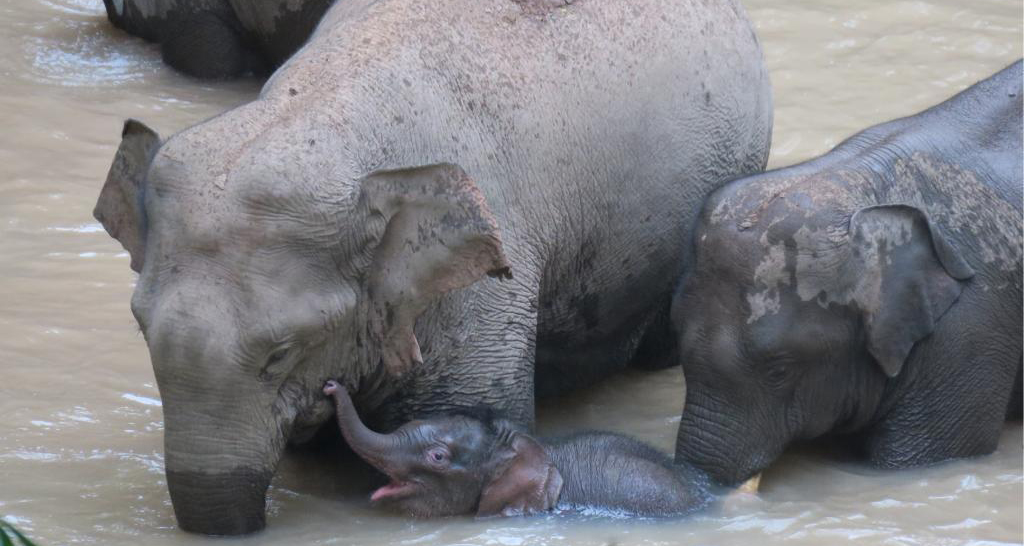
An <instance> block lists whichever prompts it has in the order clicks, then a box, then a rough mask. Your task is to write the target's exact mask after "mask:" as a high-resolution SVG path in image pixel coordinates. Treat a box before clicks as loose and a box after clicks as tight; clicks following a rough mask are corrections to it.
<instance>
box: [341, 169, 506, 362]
mask: <svg viewBox="0 0 1024 546" xmlns="http://www.w3.org/2000/svg"><path fill="white" fill-rule="evenodd" d="M360 199H361V201H362V202H363V203H364V204H365V205H366V206H368V207H369V209H370V214H371V221H373V220H372V217H373V216H375V215H376V216H377V218H383V220H384V221H385V222H386V224H385V226H384V231H383V234H382V235H380V238H379V242H378V243H377V245H376V248H375V249H374V250H373V257H372V260H371V263H370V269H369V273H368V276H367V278H366V290H367V299H368V310H367V312H368V316H367V328H368V334H369V337H370V339H371V341H372V342H373V343H375V344H376V346H377V347H379V348H380V350H381V360H382V362H383V364H384V366H385V367H386V368H387V370H388V371H389V372H390V373H391V374H392V375H401V374H403V373H404V372H406V371H407V370H409V369H410V367H412V365H414V364H419V363H422V361H423V357H422V355H421V354H420V348H419V343H418V342H417V341H416V335H415V334H414V333H413V326H414V325H415V322H416V318H417V317H419V315H420V314H421V313H423V311H424V310H426V308H427V306H428V305H429V304H430V303H431V302H432V301H434V300H435V299H437V298H438V297H440V296H441V295H442V294H444V293H446V292H448V291H450V290H454V289H456V288H462V287H465V286H468V285H470V284H472V283H474V282H476V281H477V280H479V279H481V278H483V277H484V275H489V276H491V277H498V278H512V274H511V272H510V269H509V266H508V263H507V262H506V259H505V254H504V252H503V250H502V246H501V239H500V237H499V235H498V225H497V222H496V221H495V219H494V216H493V215H492V214H491V211H490V209H489V208H488V207H487V203H486V201H485V200H484V196H483V194H482V193H481V192H480V189H479V188H478V187H477V185H476V184H475V183H474V182H473V180H471V179H470V177H469V176H468V175H467V174H466V172H465V171H463V170H462V169H461V168H460V167H458V166H457V165H451V164H446V163H444V164H437V165H429V166H424V167H416V168H410V169H401V170H393V171H377V172H374V173H372V174H370V175H369V176H367V177H366V178H364V179H363V180H362V184H361V195H360Z"/></svg>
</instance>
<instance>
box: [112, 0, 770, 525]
mask: <svg viewBox="0 0 1024 546" xmlns="http://www.w3.org/2000/svg"><path fill="white" fill-rule="evenodd" d="M771 119H772V114H771V98H770V89H769V83H768V78H767V75H766V72H765V68H764V65H763V62H762V58H761V51H760V47H759V45H758V43H757V40H756V39H755V37H754V34H753V32H752V29H751V25H750V22H749V21H748V20H747V18H746V16H745V15H744V13H743V11H742V9H741V7H740V5H739V4H738V2H735V1H731V0H730V1H724V2H719V3H717V4H714V5H712V6H708V5H706V4H704V3H703V2H697V1H695V0H693V1H691V0H642V1H641V0H614V1H602V2H594V1H580V2H576V3H573V4H571V5H564V4H562V3H561V2H558V3H557V5H556V3H552V4H551V5H548V4H545V3H542V2H511V1H504V0H503V1H500V2H479V1H478V0H445V1H441V2H429V3H425V2H421V1H414V0H384V1H376V2H371V1H363V2H362V3H360V2H359V1H358V0H352V1H350V2H345V3H342V4H338V5H336V6H335V7H334V8H332V10H330V11H329V12H328V13H327V15H326V16H325V18H324V20H323V22H322V23H321V25H320V27H319V28H318V30H317V32H316V33H315V34H314V36H313V38H312V39H311V40H310V42H309V43H308V44H307V45H306V46H305V47H304V48H303V49H302V50H300V52H299V53H297V54H296V55H295V56H294V57H293V58H292V59H290V60H289V61H288V62H287V63H286V64H285V65H284V66H283V67H282V68H281V69H280V70H278V71H277V73H276V74H275V75H274V76H273V77H272V78H271V79H270V80H269V81H268V82H267V84H266V86H265V88H264V89H263V91H262V93H261V94H260V97H259V98H258V99H257V100H256V101H254V102H252V103H249V104H246V105H243V106H241V107H238V108H236V109H234V110H231V111H229V112H227V113H225V114H223V115H221V116H218V117H216V118H213V119H211V120H209V121H206V122H204V123H202V124H200V125H197V126H195V127H192V128H190V129H187V130H185V131H183V132H181V133H178V134H177V135H174V136H173V137H171V138H170V139H168V140H167V141H166V142H162V143H161V142H160V141H159V139H158V137H157V135H156V134H155V133H154V132H152V131H151V130H149V129H148V128H146V127H145V126H144V125H142V124H141V123H139V122H135V121H129V122H127V123H126V124H125V128H124V132H123V139H122V142H121V147H120V148H119V150H118V152H117V155H116V157H115V160H114V164H113V166H112V168H111V171H110V174H109V175H108V178H107V182H106V185H105V186H104V189H103V191H102V193H101V194H100V198H99V203H98V204H97V208H96V211H95V215H96V217H97V218H98V219H99V220H100V221H101V222H102V223H103V225H104V227H105V228H106V229H107V231H108V232H109V233H110V234H111V235H112V236H113V237H115V238H117V239H118V240H119V241H120V242H121V243H122V244H123V245H124V247H125V248H126V249H127V250H128V251H129V253H130V254H131V263H132V267H133V269H135V270H136V271H139V272H140V276H139V280H138V284H137V287H136V289H135V293H134V296H133V297H132V311H133V313H134V315H135V317H136V319H137V320H138V323H139V325H140V327H141V329H142V331H143V333H144V335H145V338H146V343H147V344H148V347H149V351H150V357H151V360H152V364H153V369H154V371H155V375H156V379H157V382H158V386H159V389H160V394H161V397H162V399H163V407H164V418H165V422H164V424H165V433H164V434H165V451H166V459H165V462H166V467H167V480H168V487H169V489H170V492H171V500H172V501H173V505H174V510H175V513H176V515H177V518H178V522H179V525H180V526H181V527H182V528H183V529H186V530H189V531H195V532H201V533H210V534H240V533H247V532H251V531H255V530H258V529H260V528H261V527H263V526H264V498H265V490H266V489H267V485H268V483H269V482H270V479H271V476H272V474H273V473H274V469H275V467H276V465H277V463H278V460H279V458H280V456H281V453H282V449H283V447H284V446H285V444H286V443H287V442H288V441H293V442H297V441H302V440H304V439H306V438H308V437H309V436H310V435H311V434H312V433H313V432H314V431H315V430H316V429H317V428H318V427H320V426H321V425H322V424H323V423H324V422H325V421H326V420H327V419H328V418H329V416H330V415H331V413H332V409H331V404H330V402H329V401H328V399H327V398H325V397H324V396H323V394H322V393H321V392H320V388H321V386H322V385H323V383H324V380H326V379H328V378H338V379H339V380H340V381H341V382H343V383H345V384H346V385H348V386H349V387H350V388H352V389H353V390H354V396H353V397H354V398H355V403H356V405H357V407H358V408H359V411H360V413H361V414H362V415H364V416H365V417H366V418H367V419H368V420H369V421H370V422H371V424H372V425H374V426H375V427H376V428H378V429H383V430H387V429H389V428H391V427H393V426H396V425H398V424H400V423H402V422H404V421H406V420H408V419H409V418H411V417H412V416H414V415H422V414H431V413H445V412H449V411H451V410H453V409H456V408H458V407H461V406H491V407H494V408H496V409H497V410H498V411H500V412H501V413H503V414H504V415H505V416H507V417H508V418H509V419H511V420H512V421H513V422H515V423H518V424H519V425H520V426H523V427H529V426H531V425H532V422H533V411H534V404H533V401H534V395H535V387H536V390H537V391H538V392H540V393H554V392H558V391H559V390H562V389H564V388H566V387H567V386H572V385H580V384H585V383H587V382H590V381H593V380H596V379H597V378H600V377H602V376H605V375H607V374H608V373H610V372H611V371H613V370H617V369H621V368H623V367H624V366H626V365H627V364H628V362H629V361H630V360H631V359H640V360H642V361H644V362H645V363H649V362H656V361H659V360H660V361H664V362H671V359H670V358H669V357H668V355H667V354H666V351H668V350H669V349H668V348H669V347H674V339H672V338H671V337H668V335H667V332H668V318H667V317H668V307H669V306H668V303H669V301H670V295H671V291H672V287H673V285H674V283H675V279H676V278H677V276H678V275H679V274H680V273H681V272H682V267H683V266H682V263H681V261H680V255H681V245H679V242H678V241H679V240H680V238H684V237H685V236H686V235H687V232H688V226H689V225H690V221H689V216H692V215H695V214H696V210H697V208H698V207H699V203H700V201H701V200H702V199H703V196H704V195H705V194H706V192H707V191H709V189H710V188H711V187H712V185H713V184H715V183H716V182H718V181H719V180H721V179H722V178H723V177H727V176H735V175H737V174H739V173H743V172H748V171H755V170H761V169H763V167H764V164H765V160H766V156H767V152H768V147H769V140H770V132H771ZM680 210H682V211H692V214H690V215H689V216H688V215H687V214H686V213H684V217H683V218H680V217H679V215H678V212H679V211H680ZM499 279H504V280H503V281H502V280H499ZM460 287H463V288H464V289H463V290H456V289H457V288H460ZM636 355H640V356H636ZM634 357H635V358H634ZM535 376H536V385H535Z"/></svg>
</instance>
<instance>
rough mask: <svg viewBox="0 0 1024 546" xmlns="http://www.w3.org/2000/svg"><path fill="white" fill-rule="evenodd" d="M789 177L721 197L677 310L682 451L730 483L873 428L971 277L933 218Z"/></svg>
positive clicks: (703, 223)
mask: <svg viewBox="0 0 1024 546" xmlns="http://www.w3.org/2000/svg"><path fill="white" fill-rule="evenodd" d="M780 172H781V173H782V174H778V173H768V174H765V175H758V176H755V177H750V178H746V179H741V180H738V181H735V182H733V183H731V184H729V185H727V186H725V187H723V188H721V189H719V190H718V191H717V192H715V193H714V194H713V195H712V196H711V197H710V198H709V200H708V202H707V203H706V204H705V207H704V209H703V211H702V214H701V217H700V220H699V225H698V228H697V230H696V232H695V237H694V243H693V244H694V252H695V268H694V269H693V270H692V271H691V273H690V274H689V276H688V277H687V278H685V279H684V280H683V283H682V285H681V286H680V289H679V291H678V293H677V294H676V297H675V300H674V302H673V310H672V313H673V320H674V323H675V325H676V328H677V331H678V335H679V336H680V351H681V355H682V365H683V369H684V373H685V376H686V382H687V393H686V402H685V409H684V411H683V417H682V422H681V425H680V429H679V437H678V439H677V445H676V457H677V460H678V461H684V460H685V461H689V462H691V463H693V464H694V465H696V466H698V467H701V468H703V469H704V470H706V471H707V472H708V473H709V474H710V475H711V476H712V477H713V478H714V479H716V480H717V481H718V482H720V483H721V484H722V485H730V486H731V485H736V484H739V483H741V482H743V481H744V480H746V479H748V478H749V477H751V476H752V475H754V474H755V473H757V472H759V471H760V470H762V469H764V468H765V467H767V466H768V465H769V464H770V463H771V462H772V461H773V460H774V459H775V458H776V457H777V456H778V455H779V454H780V453H781V452H782V451H783V449H784V448H785V447H786V445H787V444H789V443H790V442H792V441H795V440H804V439H812V438H815V437H818V436H821V435H823V434H825V433H828V432H836V433H842V432H851V431H855V430H858V429H859V428H863V427H865V426H866V425H867V424H869V422H870V420H871V419H872V418H873V416H874V414H875V412H876V410H877V409H878V407H879V402H880V399H881V396H882V394H883V391H884V388H885V386H886V385H887V382H889V381H891V380H892V378H896V377H897V376H899V375H900V374H901V371H902V370H903V368H904V365H905V363H906V362H907V360H908V355H909V354H910V352H911V349H912V348H913V347H914V345H915V343H917V342H918V341H920V340H921V339H922V338H924V337H925V336H928V335H929V334H930V333H931V332H932V331H933V329H934V328H935V325H936V322H937V321H938V320H939V318H940V317H942V315H943V314H944V313H945V312H946V311H947V310H948V309H949V308H950V306H951V305H953V303H954V302H955V300H956V299H957V298H958V297H959V295H960V292H961V290H962V288H963V281H965V280H967V279H969V278H970V277H971V276H972V275H973V271H972V270H971V268H970V267H969V266H968V265H967V263H966V262H965V261H964V260H963V258H962V257H961V256H960V254H959V253H958V252H957V250H956V249H955V248H954V247H953V246H952V245H951V244H950V243H949V242H948V241H947V240H946V238H945V237H944V235H943V234H942V233H941V232H940V231H939V230H938V229H937V227H936V226H935V224H933V222H932V221H931V220H930V219H929V217H928V215H927V214H926V213H925V212H924V211H923V210H920V209H918V208H915V207H912V206H908V205H903V204H888V205H881V206H865V205H864V204H863V203H864V202H865V201H866V199H865V198H864V197H863V196H860V195H857V194H855V192H852V191H851V190H849V189H848V188H849V186H848V185H846V184H843V183H842V182H841V181H836V180H830V179H828V177H823V176H804V175H802V174H797V175H793V176H787V173H786V171H780Z"/></svg>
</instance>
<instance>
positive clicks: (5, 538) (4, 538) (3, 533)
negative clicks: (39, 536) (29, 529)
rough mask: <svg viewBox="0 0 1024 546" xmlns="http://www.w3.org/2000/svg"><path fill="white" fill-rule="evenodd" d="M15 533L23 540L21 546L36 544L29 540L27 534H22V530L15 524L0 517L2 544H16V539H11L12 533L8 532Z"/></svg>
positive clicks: (0, 538) (12, 545)
mask: <svg viewBox="0 0 1024 546" xmlns="http://www.w3.org/2000/svg"><path fill="white" fill-rule="evenodd" d="M8 531H10V532H11V533H14V536H15V537H17V538H18V541H19V542H21V546H36V544H35V543H34V542H32V541H31V540H29V539H28V538H27V537H26V536H25V535H23V534H21V531H19V530H17V529H15V528H14V526H13V525H11V524H10V523H7V522H6V521H4V520H2V519H0V546H14V541H13V540H11V537H10V535H8V534H7V532H8Z"/></svg>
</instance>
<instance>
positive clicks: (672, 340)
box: [629, 294, 679, 370]
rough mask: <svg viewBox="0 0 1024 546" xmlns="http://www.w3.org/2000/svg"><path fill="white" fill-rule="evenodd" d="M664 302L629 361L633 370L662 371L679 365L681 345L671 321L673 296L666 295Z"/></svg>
mask: <svg viewBox="0 0 1024 546" xmlns="http://www.w3.org/2000/svg"><path fill="white" fill-rule="evenodd" d="M663 301H664V303H663V305H662V307H661V308H660V309H658V311H657V313H656V314H655V315H654V317H653V318H652V319H651V321H650V323H648V325H647V328H646V330H645V331H644V335H643V337H642V338H640V346H639V347H637V348H636V352H635V353H634V354H633V357H632V358H631V359H630V360H629V367H631V368H636V369H639V370H661V369H664V368H668V367H671V366H675V365H677V364H679V352H678V345H679V344H678V339H677V337H676V333H675V329H674V328H673V327H672V319H671V309H672V295H671V294H666V295H665V297H664V298H663Z"/></svg>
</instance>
